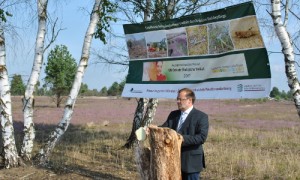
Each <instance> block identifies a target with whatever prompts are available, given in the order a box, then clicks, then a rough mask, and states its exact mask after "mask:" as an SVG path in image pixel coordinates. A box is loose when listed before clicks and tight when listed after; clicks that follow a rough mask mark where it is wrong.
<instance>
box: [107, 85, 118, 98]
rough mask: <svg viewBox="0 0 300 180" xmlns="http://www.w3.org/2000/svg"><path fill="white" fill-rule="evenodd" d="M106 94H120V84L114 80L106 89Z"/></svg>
mask: <svg viewBox="0 0 300 180" xmlns="http://www.w3.org/2000/svg"><path fill="white" fill-rule="evenodd" d="M107 94H108V95H110V96H116V95H119V94H120V85H119V84H118V83H117V82H114V83H113V84H112V85H111V86H110V88H109V89H108V91H107Z"/></svg>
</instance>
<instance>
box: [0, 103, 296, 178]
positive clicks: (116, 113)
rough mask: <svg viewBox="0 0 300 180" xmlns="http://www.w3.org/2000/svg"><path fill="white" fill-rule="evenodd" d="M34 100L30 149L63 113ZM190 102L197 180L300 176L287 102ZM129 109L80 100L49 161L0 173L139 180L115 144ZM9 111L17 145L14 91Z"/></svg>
mask: <svg viewBox="0 0 300 180" xmlns="http://www.w3.org/2000/svg"><path fill="white" fill-rule="evenodd" d="M35 104H36V105H35V115H34V121H35V124H36V129H37V139H36V146H35V149H34V154H35V153H36V152H37V151H38V149H39V147H40V146H41V145H42V144H43V142H44V141H45V139H46V137H47V135H48V134H49V132H51V131H52V130H53V128H54V127H55V125H56V124H57V123H58V121H59V120H60V118H61V117H62V114H63V108H56V107H55V104H54V103H51V100H50V99H49V98H47V97H37V99H36V103H35ZM195 107H197V108H198V109H201V110H203V111H204V112H206V113H208V115H209V118H210V119H209V121H210V130H209V136H208V139H207V142H206V143H205V145H204V149H205V152H206V164H207V168H206V169H205V170H204V171H203V173H202V179H299V178H300V171H299V169H300V138H299V137H300V120H299V118H298V116H297V113H296V110H295V107H294V104H293V102H288V101H270V100H202V101H198V102H196V104H195ZM135 108H136V100H135V99H131V100H128V99H121V98H120V99H112V98H111V99H102V98H97V97H94V98H93V97H88V98H87V97H84V98H79V99H78V100H77V103H76V106H75V112H74V114H73V117H72V120H71V125H70V127H69V129H68V131H67V132H66V134H65V135H64V136H63V138H62V140H61V141H60V143H59V144H58V145H57V146H56V147H55V150H54V152H53V153H52V156H51V159H50V162H49V167H47V168H46V167H43V168H41V167H36V166H33V165H28V166H27V167H20V168H13V169H8V170H7V169H0V179H139V175H138V173H137V169H136V165H135V160H134V150H133V149H121V147H122V145H124V144H125V142H126V139H127V137H128V136H129V134H130V131H131V123H132V119H133V115H134V111H135ZM173 109H176V102H175V101H174V100H160V102H159V105H158V110H157V113H156V116H155V120H154V122H153V124H161V123H162V122H163V121H164V120H165V119H166V117H167V115H168V114H169V112H170V111H171V110H173ZM13 113H14V116H13V118H14V121H15V133H16V137H17V138H16V140H17V144H20V142H21V137H22V113H21V100H20V97H13ZM2 161H3V160H2Z"/></svg>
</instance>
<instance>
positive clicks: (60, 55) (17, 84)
mask: <svg viewBox="0 0 300 180" xmlns="http://www.w3.org/2000/svg"><path fill="white" fill-rule="evenodd" d="M44 65H46V68H45V74H46V77H45V79H44V82H45V83H44V84H43V85H41V84H40V82H38V83H37V84H36V87H35V95H36V96H51V97H53V98H54V101H55V102H56V103H57V107H59V105H60V103H61V101H62V99H63V98H64V96H66V95H68V93H69V91H70V89H71V88H72V82H73V80H74V77H75V74H76V69H77V64H76V61H75V59H74V58H73V57H72V55H71V54H70V52H69V51H68V48H67V47H66V46H65V45H56V46H55V47H54V48H53V49H52V50H51V51H50V53H49V55H48V57H47V64H44ZM125 79H126V78H125ZM125 79H124V80H123V81H122V82H120V83H118V82H114V83H113V84H112V85H111V86H110V87H108V88H107V87H105V86H104V87H102V89H101V90H100V91H98V90H97V89H92V90H91V89H89V88H88V85H87V84H85V83H81V87H80V91H79V95H80V96H119V95H121V93H122V91H123V88H124V85H125ZM25 89H26V87H25V84H24V83H23V80H22V76H21V75H20V74H15V75H13V77H12V80H11V94H12V95H24V93H25Z"/></svg>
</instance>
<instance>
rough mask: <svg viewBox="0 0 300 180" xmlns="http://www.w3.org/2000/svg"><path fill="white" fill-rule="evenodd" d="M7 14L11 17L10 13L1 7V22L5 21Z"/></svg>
mask: <svg viewBox="0 0 300 180" xmlns="http://www.w3.org/2000/svg"><path fill="white" fill-rule="evenodd" d="M7 16H10V17H11V16H12V14H10V13H9V12H7V11H4V10H3V9H1V8H0V20H1V21H2V22H6V21H7V19H6V17H7Z"/></svg>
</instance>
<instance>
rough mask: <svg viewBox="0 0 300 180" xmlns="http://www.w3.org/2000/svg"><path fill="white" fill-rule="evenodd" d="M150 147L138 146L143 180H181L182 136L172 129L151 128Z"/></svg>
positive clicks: (141, 144) (138, 161)
mask: <svg viewBox="0 0 300 180" xmlns="http://www.w3.org/2000/svg"><path fill="white" fill-rule="evenodd" d="M149 131H150V132H149V135H148V140H149V145H150V148H145V147H144V145H143V143H142V142H140V143H139V145H138V146H137V149H136V152H137V156H136V158H137V164H138V167H139V172H140V175H141V179H143V180H181V159H180V153H181V143H182V140H183V138H182V136H181V135H180V134H178V133H177V132H176V131H174V130H173V129H170V128H162V127H157V126H153V125H150V126H149Z"/></svg>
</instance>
